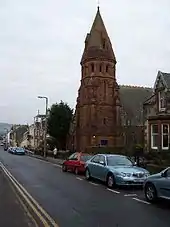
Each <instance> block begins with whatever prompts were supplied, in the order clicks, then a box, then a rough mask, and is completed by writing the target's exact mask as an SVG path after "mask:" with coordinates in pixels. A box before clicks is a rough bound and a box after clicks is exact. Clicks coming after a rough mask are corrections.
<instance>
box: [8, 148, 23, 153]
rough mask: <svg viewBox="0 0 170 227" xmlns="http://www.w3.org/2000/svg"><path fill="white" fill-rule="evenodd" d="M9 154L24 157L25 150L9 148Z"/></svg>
mask: <svg viewBox="0 0 170 227" xmlns="http://www.w3.org/2000/svg"><path fill="white" fill-rule="evenodd" d="M8 152H9V153H11V154H20V155H24V154H25V149H24V148H22V147H9V148H8Z"/></svg>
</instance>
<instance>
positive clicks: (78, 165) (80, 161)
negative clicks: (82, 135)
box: [62, 152, 92, 174]
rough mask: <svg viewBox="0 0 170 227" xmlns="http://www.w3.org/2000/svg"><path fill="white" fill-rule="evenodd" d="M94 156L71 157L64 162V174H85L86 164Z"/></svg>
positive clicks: (82, 154) (75, 154)
mask: <svg viewBox="0 0 170 227" xmlns="http://www.w3.org/2000/svg"><path fill="white" fill-rule="evenodd" d="M91 157H92V155H89V154H85V153H78V152H77V153H74V154H72V155H70V157H69V158H68V159H67V160H66V161H64V162H63V165H62V170H63V172H67V171H71V172H74V173H75V174H79V173H84V172H85V163H86V161H87V160H89V159H90V158H91Z"/></svg>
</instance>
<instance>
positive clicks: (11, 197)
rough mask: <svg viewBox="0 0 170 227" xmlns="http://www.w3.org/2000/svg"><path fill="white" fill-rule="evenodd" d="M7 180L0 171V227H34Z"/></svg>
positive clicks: (0, 170)
mask: <svg viewBox="0 0 170 227" xmlns="http://www.w3.org/2000/svg"><path fill="white" fill-rule="evenodd" d="M22 205H23V204H22V203H21V200H20V199H19V197H18V196H17V194H16V192H15V190H14V188H13V187H12V185H11V184H10V182H9V180H8V178H7V177H6V176H5V174H4V173H3V171H2V169H0V226H2V227H11V226H12V227H19V226H22V227H33V226H34V227H35V222H34V221H33V220H32V219H31V217H30V216H29V214H28V213H27V211H26V210H25V207H24V206H22Z"/></svg>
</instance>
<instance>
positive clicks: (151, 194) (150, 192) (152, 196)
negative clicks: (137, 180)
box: [144, 183, 157, 203]
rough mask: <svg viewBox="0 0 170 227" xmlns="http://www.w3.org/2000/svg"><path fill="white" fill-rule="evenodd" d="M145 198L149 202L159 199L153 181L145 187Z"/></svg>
mask: <svg viewBox="0 0 170 227" xmlns="http://www.w3.org/2000/svg"><path fill="white" fill-rule="evenodd" d="M144 192H145V198H146V200H147V201H148V202H152V203H153V202H155V201H156V200H157V191H156V188H155V186H154V185H153V184H152V183H148V184H146V185H145V188H144Z"/></svg>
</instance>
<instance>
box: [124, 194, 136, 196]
mask: <svg viewBox="0 0 170 227" xmlns="http://www.w3.org/2000/svg"><path fill="white" fill-rule="evenodd" d="M124 196H126V197H130V196H137V194H126V195H124Z"/></svg>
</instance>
